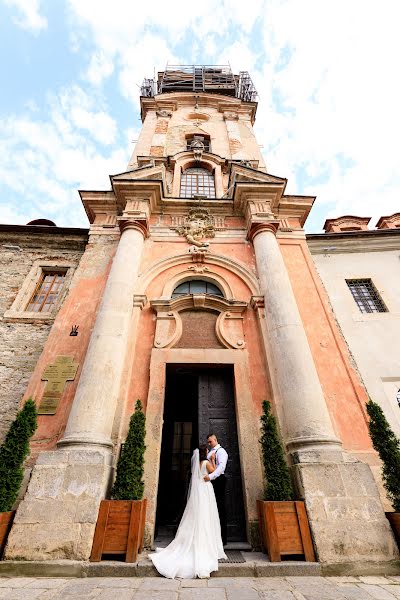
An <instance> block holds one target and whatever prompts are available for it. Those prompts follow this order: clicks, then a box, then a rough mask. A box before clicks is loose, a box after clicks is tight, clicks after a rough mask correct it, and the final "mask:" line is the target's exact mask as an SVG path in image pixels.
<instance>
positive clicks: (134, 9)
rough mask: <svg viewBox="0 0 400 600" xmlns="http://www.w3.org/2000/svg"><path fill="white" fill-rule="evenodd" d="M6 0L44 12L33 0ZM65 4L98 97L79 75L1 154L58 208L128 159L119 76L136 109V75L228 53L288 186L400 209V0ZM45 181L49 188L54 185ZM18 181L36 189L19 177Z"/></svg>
mask: <svg viewBox="0 0 400 600" xmlns="http://www.w3.org/2000/svg"><path fill="white" fill-rule="evenodd" d="M7 2H8V3H9V4H11V3H12V4H13V6H15V7H19V9H20V10H21V11H22V10H23V8H21V7H25V6H28V5H29V7H30V8H28V9H27V11H25V13H24V14H28V13H29V14H39V3H38V1H36V2H31V3H29V2H28V1H27V2H23V1H22V0H7ZM67 6H68V8H69V14H68V19H66V22H67V23H68V26H69V35H70V39H71V44H72V48H71V49H72V50H74V51H77V50H78V49H79V51H80V52H81V53H82V56H86V54H85V53H86V52H87V49H88V48H89V58H88V60H87V62H86V63H85V64H83V66H82V67H81V68H82V73H83V80H84V81H83V83H82V85H86V86H87V85H88V84H89V85H92V86H95V88H96V89H95V91H94V94H95V96H93V88H91V89H90V91H89V90H86V91H84V90H83V89H82V88H80V87H78V86H76V85H73V86H70V87H69V88H68V90H64V91H63V92H62V93H60V94H57V95H56V96H53V97H52V98H51V99H50V103H49V105H48V110H49V118H48V119H47V120H46V122H43V123H41V124H38V123H37V121H33V120H32V119H30V118H28V117H26V116H16V117H14V118H13V121H12V126H13V127H14V128H15V135H16V142H15V144H16V145H17V146H16V145H15V144H14V142H13V139H12V135H13V134H12V132H11V129H7V128H6V139H5V140H4V141H3V142H2V143H1V146H0V147H1V148H2V156H5V152H7V151H10V150H14V151H15V149H16V147H18V149H19V152H20V156H21V158H22V165H23V166H22V168H23V169H25V175H26V176H27V177H28V176H29V177H33V178H34V177H35V172H36V170H39V169H42V170H43V171H44V173H45V175H46V177H47V178H50V181H54V187H53V190H54V195H55V196H56V197H57V198H58V200H59V203H60V204H61V205H63V204H64V202H66V201H67V200H66V196H65V195H63V191H62V190H63V189H64V190H65V189H66V190H67V192H68V194H70V189H72V187H73V186H76V187H79V185H81V184H82V182H85V185H86V184H87V185H90V186H91V187H94V186H95V185H98V186H99V187H103V186H104V185H106V187H108V185H107V184H108V173H110V172H111V173H112V172H118V171H121V170H123V168H124V166H125V164H126V162H127V154H128V152H127V148H126V145H125V147H124V148H121V149H116V148H115V140H116V139H117V135H118V133H119V132H118V130H117V123H116V122H115V119H113V118H112V117H111V116H110V115H109V113H108V108H107V106H104V105H102V103H101V102H99V101H98V97H97V96H99V97H101V96H100V94H101V93H102V89H105V87H104V88H102V87H101V86H102V85H104V86H105V83H106V81H107V79H108V78H109V77H110V76H111V75H113V76H115V79H116V81H117V82H118V83H117V86H115V87H114V91H117V92H119V93H120V94H121V95H122V96H123V98H128V99H129V100H130V101H132V102H134V103H135V105H136V107H137V106H138V101H139V89H138V87H137V85H139V86H140V84H141V81H142V79H143V77H152V76H153V73H154V69H155V70H156V71H157V70H162V69H163V68H164V66H165V64H166V63H167V61H169V63H170V64H171V63H172V64H174V63H175V64H179V63H181V64H193V62H199V63H203V62H207V63H211V64H212V63H225V64H226V63H227V62H228V61H229V62H230V64H231V65H232V68H233V69H234V70H235V71H239V70H248V71H249V72H250V75H251V76H252V78H253V79H254V81H255V84H256V87H257V90H258V92H259V96H260V102H259V107H258V111H257V121H256V128H255V131H256V135H257V137H258V142H259V143H260V144H263V145H264V151H265V159H266V163H267V166H268V168H269V171H270V172H272V173H274V174H276V175H279V176H282V177H287V178H288V180H289V181H288V187H287V192H288V193H304V194H310V195H315V194H317V195H318V198H317V203H316V208H315V209H314V211H313V212H314V213H315V212H317V213H318V214H321V215H322V213H326V212H327V211H328V210H329V216H337V215H339V214H343V213H348V212H352V213H355V214H360V215H367V216H372V217H373V221H372V222H374V223H375V222H376V219H377V218H378V217H379V216H380V215H381V214H382V213H384V214H390V213H391V212H395V211H396V210H399V206H400V201H399V194H398V189H399V187H400V173H399V169H398V150H397V145H398V139H399V135H400V119H399V118H398V111H399V108H398V107H399V106H400V87H399V86H398V84H397V71H398V65H397V62H398V56H399V55H400V36H399V35H398V32H397V29H398V25H397V24H398V22H399V17H400V5H399V4H398V0H381V2H380V3H379V5H378V4H377V3H376V2H372V1H371V0H354V1H353V2H348V0H336V1H335V2H334V1H333V0H331V1H328V0H327V1H325V2H321V1H320V0H303V2H296V0H247V1H246V2H243V1H242V0H204V1H203V2H202V3H201V7H200V5H199V4H198V3H188V2H186V0H172V1H171V2H169V3H167V2H156V3H155V4H154V3H153V4H149V3H145V2H141V3H133V2H132V1H131V0H114V2H113V3H112V4H110V3H106V2H98V1H97V0H96V1H95V0H85V1H84V2H82V0H68V2H67ZM32 7H33V8H32ZM30 11H31V12H30ZM26 18H28V17H26ZM32 19H33V18H31V21H32V22H35V21H34V19H33V20H32ZM39 22H40V19H39ZM256 36H258V38H257V37H256ZM182 40H185V44H183V43H182ZM118 86H119V87H118ZM135 116H137V115H135ZM139 123H140V121H139V120H138V121H136V122H132V126H133V130H134V132H133V133H132V134H131V132H129V134H130V135H129V138H130V139H136V138H137V137H138V133H137V128H138V127H140V125H139ZM10 127H11V125H10ZM3 128H4V124H3ZM3 131H4V129H3ZM123 135H126V134H125V132H123ZM98 143H101V144H104V145H105V147H106V148H107V152H105V150H104V148H103V149H102V148H100V150H99V147H98V145H97V144H98ZM128 149H129V147H128ZM3 162H4V161H3ZM5 163H6V165H7V167H8V168H10V167H11V162H10V163H7V160H6V161H5ZM29 168H30V169H31V170H29ZM3 171H4V169H3V170H2V172H3ZM100 171H101V172H100ZM5 177H7V175H5ZM9 179H10V181H11V179H12V178H11V176H10V177H9ZM14 179H15V178H14ZM17 179H18V178H17ZM34 181H36V179H34ZM37 181H38V185H39V186H40V187H39V188H38V190H39V193H40V190H45V189H46V184H45V182H44V181H42V180H39V179H37ZM10 185H11V183H10ZM13 185H14V186H15V187H14V188H13V189H17V187H18V186H19V187H18V189H21V190H23V191H24V192H26V193H31V192H29V190H27V184H26V182H25V179H24V178H23V177H20V178H19V181H18V182H15V183H14V184H13ZM57 186H59V187H57ZM63 186H64V187H63ZM71 186H72V187H71ZM43 193H46V194H48V193H49V192H48V190H47V191H46V192H43ZM324 218H325V215H322V216H321V223H320V225H321V226H322V223H323V220H324Z"/></svg>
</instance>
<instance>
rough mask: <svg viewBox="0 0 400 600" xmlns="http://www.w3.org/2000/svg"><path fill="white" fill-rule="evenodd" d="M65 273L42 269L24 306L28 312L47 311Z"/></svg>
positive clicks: (61, 283) (57, 293)
mask: <svg viewBox="0 0 400 600" xmlns="http://www.w3.org/2000/svg"><path fill="white" fill-rule="evenodd" d="M64 280H65V273H60V272H54V271H52V272H49V271H47V272H46V271H44V272H43V273H42V275H41V277H40V279H39V281H38V284H37V286H36V288H35V291H34V292H33V295H32V297H31V299H30V301H29V303H28V305H27V307H26V310H27V311H30V312H49V311H50V310H51V309H52V307H53V306H54V304H55V302H56V300H57V298H58V296H59V294H60V291H61V288H62V286H63V284H64Z"/></svg>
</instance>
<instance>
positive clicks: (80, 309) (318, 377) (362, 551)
mask: <svg viewBox="0 0 400 600" xmlns="http://www.w3.org/2000/svg"><path fill="white" fill-rule="evenodd" d="M256 109H257V103H256V101H255V90H254V88H253V85H252V82H251V79H250V77H249V76H248V74H247V73H243V72H241V73H240V74H239V75H234V74H232V72H231V71H230V69H229V68H224V67H202V66H199V67H190V68H189V67H188V68H186V67H181V66H180V67H169V68H167V69H166V70H165V71H164V72H162V73H159V75H158V80H157V81H153V80H146V81H145V82H144V85H143V87H142V96H141V114H142V121H143V127H142V130H141V133H140V136H139V140H138V142H137V144H136V147H135V150H134V153H133V155H132V157H131V159H130V161H129V164H128V167H127V170H126V171H125V172H124V173H121V174H118V175H114V176H111V189H110V190H108V191H81V192H80V194H81V198H82V202H83V205H84V207H85V210H86V213H87V215H88V219H89V222H90V229H89V237H88V242H87V244H86V246H85V250H84V252H83V254H82V256H81V258H80V260H79V263H78V264H77V266H76V269H75V271H74V272H73V273H72V272H71V279H70V282H69V284H67V282H66V281H65V280H61V284H62V285H61V286H60V288H57V289H56V291H55V292H54V293H53V292H52V290H53V288H52V287H49V286H53V284H54V282H56V283H57V280H56V279H53V280H51V281H49V280H46V281H44V280H43V279H40V277H38V274H37V273H36V275H32V277H33V280H34V281H33V283H34V286H33V290H32V288H29V289H30V291H31V296H29V294H28V295H25V296H24V298H25V300H26V301H27V303H24V302H21V303H20V305H19V306H20V310H21V312H22V313H24V312H26V311H28V312H29V310H31V309H32V307H33V308H34V310H35V311H36V312H37V313H38V314H39V313H41V314H45V313H46V311H47V312H48V311H49V310H54V315H55V317H54V321H52V322H51V323H50V328H49V330H48V331H46V333H45V334H44V335H43V338H42V342H44V343H43V349H42V352H41V354H40V357H39V358H38V360H37V363H36V365H35V367H34V368H33V371H32V369H31V371H32V373H31V376H30V379H29V383H28V385H27V387H26V390H25V392H24V399H26V398H28V397H30V396H32V397H33V398H34V399H35V401H36V402H37V404H38V406H39V412H40V413H41V414H40V417H39V428H38V431H37V433H36V435H35V438H34V440H33V442H32V455H31V461H32V465H33V469H32V475H31V478H30V481H29V485H28V488H27V491H26V493H25V495H24V498H23V499H22V501H21V503H20V504H19V507H18V510H17V514H16V517H15V521H14V525H13V529H12V531H11V534H10V537H9V541H8V545H7V549H6V558H8V559H15V558H19V559H21V558H23V559H29V560H42V559H43V560H48V559H54V558H74V559H82V560H84V559H88V557H89V555H90V550H91V546H92V541H93V533H94V528H95V522H96V518H97V513H98V507H99V502H100V500H101V499H103V498H105V497H107V494H108V493H109V489H110V483H111V481H112V477H113V472H114V466H115V462H116V458H117V455H118V451H119V447H120V444H121V442H123V440H124V438H125V435H126V431H127V426H128V422H129V417H130V415H131V414H132V411H133V407H134V404H135V401H136V400H137V399H140V400H141V401H142V402H143V405H144V407H145V412H146V447H147V449H146V455H145V460H146V462H145V476H144V477H145V495H146V497H147V499H148V514H147V523H146V534H145V537H146V544H147V546H151V545H152V543H153V540H154V537H155V535H159V534H160V533H162V532H165V531H167V532H168V531H170V530H171V529H173V527H174V526H175V525H176V523H177V521H178V520H179V511H180V510H181V507H182V503H183V501H184V491H185V477H186V472H187V466H188V463H189V461H190V454H191V450H192V448H193V447H194V446H197V445H198V443H199V442H200V443H202V442H205V440H206V437H207V435H208V433H209V432H210V431H214V432H215V433H216V434H217V435H218V437H219V438H220V440H221V442H222V443H223V445H224V446H225V447H226V448H227V450H228V453H229V457H230V460H229V462H228V469H227V475H228V481H229V483H228V494H227V502H228V536H229V540H230V541H236V542H241V543H246V542H247V543H249V544H250V545H251V546H252V547H253V548H254V547H256V546H257V544H258V520H257V511H256V500H257V499H258V498H261V497H262V494H263V485H264V481H263V470H262V464H261V454H260V445H259V441H258V440H259V428H260V416H261V412H262V410H261V408H262V401H263V400H264V399H269V400H270V401H271V403H272V405H273V406H274V410H275V412H276V414H277V417H278V420H279V423H280V428H281V433H282V436H283V439H284V442H285V446H286V449H287V453H288V461H289V463H290V465H291V469H292V472H293V478H294V481H295V484H296V488H297V493H298V496H299V498H301V499H304V500H305V502H306V507H307V511H308V515H309V519H310V526H311V530H312V534H313V539H314V542H315V547H316V551H317V555H318V558H319V560H320V561H321V562H324V563H344V562H355V561H365V560H371V561H374V562H385V561H390V560H393V559H394V558H397V556H398V551H397V548H396V546H395V543H394V539H393V536H392V533H391V530H390V527H389V525H388V522H387V520H386V518H385V515H384V511H383V507H382V504H381V501H380V497H379V492H378V488H377V484H376V482H375V479H374V477H373V474H372V470H371V467H370V465H373V464H376V456H375V453H374V451H373V449H372V447H371V442H370V439H369V436H368V428H367V418H366V412H365V402H366V399H367V395H366V392H365V389H364V387H363V385H362V383H361V381H360V378H359V376H358V373H357V372H356V370H355V368H354V366H353V364H352V361H351V357H350V353H349V351H348V348H347V346H346V343H345V341H344V339H343V337H342V335H341V332H340V330H339V328H338V326H337V323H336V321H335V319H334V317H333V315H332V312H331V309H330V305H329V300H328V296H327V294H326V291H325V289H324V287H323V285H322V284H321V281H320V279H319V277H318V274H317V271H316V269H315V266H314V264H313V260H312V258H311V255H310V252H309V248H308V244H307V240H306V236H305V233H304V230H303V226H304V223H305V220H306V218H307V215H308V214H309V211H310V210H311V207H312V205H313V202H314V199H315V198H314V197H305V196H293V195H285V186H286V180H285V179H283V178H280V177H276V176H273V175H271V174H269V173H268V171H267V168H266V165H265V163H264V161H263V158H262V156H261V153H260V150H259V146H258V143H257V140H256V138H255V136H254V132H253V124H254V120H255V114H256ZM49 235H50V234H49ZM82 235H83V234H82ZM63 269H64V270H65V265H64V266H61V269H57V266H56V267H54V268H51V269H49V273H50V274H51V275H52V276H53V277H56V276H57V274H58V275H60V274H61V275H62V273H63V272H65V271H63ZM21 279H22V277H21ZM24 285H25V283H22V286H24ZM26 285H27V286H28V284H26ZM31 285H32V282H31ZM46 285H47V287H46ZM43 286H44V287H43ZM58 289H61V290H64V291H61V292H58ZM15 292H16V294H18V293H19V292H18V291H17V290H15ZM56 292H57V293H56ZM59 293H64V294H65V297H64V298H63V301H62V304H61V308H59V310H58V312H57V310H56V308H57V307H55V306H53V305H54V303H55V302H61V298H60V297H59V296H58V294H59ZM49 294H50V296H51V294H52V296H51V298H50V300H48V298H49ZM12 300H13V298H12V294H10V297H9V300H8V302H9V304H10V303H11V302H12ZM14 302H16V300H14ZM49 307H50V308H49ZM5 308H6V312H5V314H4V318H3V321H4V322H3V323H2V326H7V325H6V322H7V318H11V317H7V310H11V311H12V310H13V309H12V307H11V306H10V308H9V307H8V304H7V306H6V307H5ZM28 309H29V310H28ZM31 312H32V311H31ZM14 318H17V317H15V315H14ZM24 325H25V324H24V323H23V321H22V320H21V321H19V326H20V327H23V326H24ZM26 325H27V326H28V327H31V326H32V323H27V324H26ZM35 360H36V357H35ZM13 393H14V395H15V398H16V402H19V401H20V400H21V398H19V397H18V396H19V393H20V392H19V390H18V389H15V390H14V392H13ZM360 521H362V527H361V526H360Z"/></svg>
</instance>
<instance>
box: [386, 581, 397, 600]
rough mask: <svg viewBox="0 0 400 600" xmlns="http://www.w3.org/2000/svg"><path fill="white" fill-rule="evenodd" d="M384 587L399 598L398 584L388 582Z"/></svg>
mask: <svg viewBox="0 0 400 600" xmlns="http://www.w3.org/2000/svg"><path fill="white" fill-rule="evenodd" d="M384 589H385V590H387V591H388V592H390V593H391V594H393V596H394V597H395V598H400V585H395V584H389V585H386V586H385V588H384Z"/></svg>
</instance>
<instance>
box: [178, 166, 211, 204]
mask: <svg viewBox="0 0 400 600" xmlns="http://www.w3.org/2000/svg"><path fill="white" fill-rule="evenodd" d="M180 196H181V198H197V197H199V196H200V197H202V198H215V184H214V175H213V174H212V173H210V171H208V170H207V169H202V168H197V167H193V168H190V169H186V171H184V172H183V173H182V176H181V193H180Z"/></svg>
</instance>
